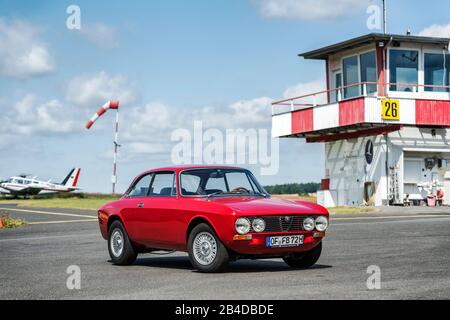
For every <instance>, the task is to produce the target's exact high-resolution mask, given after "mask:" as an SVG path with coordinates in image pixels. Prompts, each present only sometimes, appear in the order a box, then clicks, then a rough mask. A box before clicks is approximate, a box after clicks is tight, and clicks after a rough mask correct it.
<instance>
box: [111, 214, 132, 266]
mask: <svg viewBox="0 0 450 320" xmlns="http://www.w3.org/2000/svg"><path fill="white" fill-rule="evenodd" d="M108 251H109V256H110V257H111V260H112V262H113V263H114V264H117V265H121V266H126V265H130V264H133V262H134V261H136V258H137V253H136V250H135V249H134V248H133V245H132V244H131V241H130V239H129V238H128V234H127V232H126V231H125V228H124V226H123V224H122V223H121V222H120V221H114V222H113V223H112V224H111V227H110V228H109V233H108Z"/></svg>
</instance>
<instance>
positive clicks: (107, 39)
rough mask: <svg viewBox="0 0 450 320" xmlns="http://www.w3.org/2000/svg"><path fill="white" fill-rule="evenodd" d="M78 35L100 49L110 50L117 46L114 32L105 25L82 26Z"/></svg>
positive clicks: (117, 42)
mask: <svg viewBox="0 0 450 320" xmlns="http://www.w3.org/2000/svg"><path fill="white" fill-rule="evenodd" d="M80 33H81V35H82V36H83V37H84V38H85V39H86V40H88V41H89V42H91V43H93V44H95V45H96V46H98V47H100V48H106V49H112V48H116V47H118V46H119V41H118V40H117V37H116V32H115V30H114V29H113V28H111V27H110V26H107V25H105V24H102V23H97V24H94V25H82V27H81V29H80Z"/></svg>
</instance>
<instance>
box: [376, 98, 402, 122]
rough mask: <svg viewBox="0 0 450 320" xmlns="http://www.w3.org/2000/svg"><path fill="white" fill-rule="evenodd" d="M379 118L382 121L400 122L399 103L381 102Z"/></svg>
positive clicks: (387, 100) (388, 100)
mask: <svg viewBox="0 0 450 320" xmlns="http://www.w3.org/2000/svg"><path fill="white" fill-rule="evenodd" d="M381 118H382V119H383V120H394V121H399V120H400V102H399V101H398V100H391V99H383V100H381Z"/></svg>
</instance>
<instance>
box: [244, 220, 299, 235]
mask: <svg viewBox="0 0 450 320" xmlns="http://www.w3.org/2000/svg"><path fill="white" fill-rule="evenodd" d="M261 218H262V219H264V221H265V222H266V229H265V232H289V231H303V220H304V219H305V218H307V217H306V216H269V217H267V216H266V217H261ZM253 219H255V218H253ZM253 219H250V222H253Z"/></svg>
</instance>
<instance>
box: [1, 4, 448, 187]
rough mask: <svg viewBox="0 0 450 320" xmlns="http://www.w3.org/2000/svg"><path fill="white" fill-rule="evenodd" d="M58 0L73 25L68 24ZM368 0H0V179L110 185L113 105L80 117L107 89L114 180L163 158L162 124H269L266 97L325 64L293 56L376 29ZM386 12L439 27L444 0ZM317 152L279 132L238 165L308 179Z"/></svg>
mask: <svg viewBox="0 0 450 320" xmlns="http://www.w3.org/2000/svg"><path fill="white" fill-rule="evenodd" d="M70 5H76V6H78V7H79V8H80V13H81V16H80V17H81V19H80V26H81V28H80V29H68V28H67V25H66V21H67V19H68V18H69V16H70V13H67V8H68V7H69V6H70ZM370 5H379V6H380V5H381V0H334V1H333V0H213V1H212V0H193V1H185V0H152V1H147V0H128V1H124V0H109V1H100V0H98V1H92V0H91V1H81V0H78V1H75V0H72V1H43V0H42V1H29V0H0V154H1V159H0V178H8V177H10V176H12V175H17V174H20V173H29V174H32V175H35V176H38V177H39V178H42V179H44V180H48V179H52V181H55V182H58V181H61V180H62V179H63V178H64V177H65V176H66V175H67V173H68V172H69V171H70V169H71V168H73V167H81V169H82V173H81V177H80V187H82V188H83V190H85V191H88V192H104V193H107V192H110V191H111V182H110V180H111V173H112V156H113V153H112V147H113V145H112V140H113V125H114V114H113V113H112V112H109V113H107V114H105V115H104V116H103V117H102V118H101V119H100V120H99V121H98V122H97V123H96V124H95V125H94V127H93V128H92V129H91V130H89V131H88V130H86V129H85V128H84V124H85V123H86V121H87V120H88V119H89V118H90V117H91V116H92V115H93V114H94V112H95V111H96V110H97V109H98V108H99V107H100V105H102V104H103V103H104V102H106V101H107V100H110V99H117V100H119V101H120V121H121V122H120V125H121V126H120V138H119V139H120V143H121V144H122V147H121V148H120V153H119V157H118V191H119V192H123V191H124V190H125V189H126V188H127V187H128V185H129V184H130V182H131V180H132V179H133V178H134V177H135V176H136V175H138V174H139V173H140V172H142V171H144V170H148V169H152V168H155V167H161V166H170V165H172V164H173V157H172V151H173V148H174V145H176V141H173V139H172V135H173V133H174V131H176V130H179V129H184V130H187V131H188V132H193V130H194V123H195V122H196V121H202V124H203V127H204V129H205V130H206V129H208V128H211V129H217V130H218V131H219V132H222V133H225V132H226V130H229V129H249V128H250V129H255V130H266V131H268V132H270V129H271V118H270V116H271V106H270V104H271V102H272V101H274V100H276V99H281V98H285V97H289V96H292V95H300V94H307V93H311V92H315V91H319V90H321V89H322V88H324V87H325V82H324V78H325V66H324V63H323V62H322V61H307V60H302V59H301V58H299V57H298V56H297V54H298V53H301V52H304V51H309V50H312V49H316V48H319V47H321V46H325V45H329V44H333V43H336V42H339V41H342V40H346V39H350V38H352V37H356V36H360V35H363V34H367V33H370V32H381V30H369V29H368V27H367V23H366V21H367V19H368V17H369V14H368V13H367V12H366V11H367V8H368V7H369V6H370ZM388 10H389V19H388V29H389V30H388V31H389V32H390V33H398V34H404V33H405V32H406V30H407V29H408V28H409V29H411V31H412V33H413V34H426V35H436V36H447V37H450V21H449V20H450V19H449V16H448V12H449V10H450V3H449V2H448V1H445V0H442V1H440V0H436V1H411V0H409V1H407V0H396V1H389V2H388ZM258 132H259V131H258ZM263 133H264V131H263ZM194 151H195V150H194ZM323 153H324V146H323V145H321V144H306V143H305V142H304V141H303V140H301V139H282V140H281V141H279V170H277V172H276V173H275V174H271V175H263V174H261V170H260V167H261V164H260V163H257V164H250V163H247V164H243V166H245V167H248V168H250V169H251V170H252V171H254V173H255V175H256V176H257V177H258V178H259V180H260V181H261V182H262V183H263V184H264V185H269V184H277V183H290V182H309V181H314V182H319V181H320V179H321V178H323V175H324V165H323V164H324V154H323ZM273 156H275V154H273Z"/></svg>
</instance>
